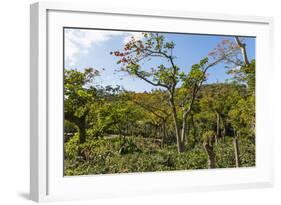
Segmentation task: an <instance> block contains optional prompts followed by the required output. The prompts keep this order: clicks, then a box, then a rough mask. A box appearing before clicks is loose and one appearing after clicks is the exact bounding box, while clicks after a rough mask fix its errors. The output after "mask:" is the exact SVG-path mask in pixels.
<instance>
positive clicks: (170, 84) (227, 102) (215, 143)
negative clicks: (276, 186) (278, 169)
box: [64, 33, 255, 176]
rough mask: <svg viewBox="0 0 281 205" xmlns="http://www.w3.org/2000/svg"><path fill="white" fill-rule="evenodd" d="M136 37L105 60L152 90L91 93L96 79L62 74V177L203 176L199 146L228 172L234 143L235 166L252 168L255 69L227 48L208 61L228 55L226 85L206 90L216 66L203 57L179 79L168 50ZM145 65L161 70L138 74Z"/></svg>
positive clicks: (152, 38) (158, 41)
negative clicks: (209, 149)
mask: <svg viewBox="0 0 281 205" xmlns="http://www.w3.org/2000/svg"><path fill="white" fill-rule="evenodd" d="M143 36H144V38H143V39H142V40H136V39H134V38H132V40H131V41H129V42H128V43H127V44H126V45H125V47H124V51H122V52H120V51H115V52H111V54H113V55H114V56H116V57H118V61H117V64H120V65H121V66H122V71H125V72H127V73H128V74H129V75H132V76H136V77H138V78H139V79H141V80H143V81H145V82H146V83H149V84H150V85H153V86H155V90H152V91H150V92H143V93H136V92H128V91H125V90H123V89H122V88H121V87H120V86H116V87H112V86H106V87H101V86H95V84H94V83H93V82H94V80H95V76H97V75H99V72H98V71H96V70H94V69H92V68H87V69H85V70H84V71H82V72H80V71H77V70H68V69H66V70H65V75H64V117H65V118H64V120H65V122H64V134H65V135H64V158H65V160H64V162H65V163H64V166H65V169H64V172H65V175H69V176H70V175H86V174H108V173H128V172H152V171H170V170H188V169H206V168H208V162H207V161H208V156H207V154H208V152H206V145H207V144H206V143H209V145H210V146H212V150H214V152H215V153H214V155H215V158H216V159H215V160H214V161H215V162H216V166H215V167H218V168H231V167H235V165H236V164H235V156H234V147H233V137H234V136H235V139H238V146H239V150H240V154H239V156H238V157H239V158H240V162H241V166H242V167H251V166H255V61H254V60H253V61H251V63H250V64H248V65H246V64H243V62H242V61H241V60H240V59H239V58H236V57H237V56H236V55H237V52H238V51H239V48H237V47H235V48H234V47H233V46H234V44H233V43H231V42H229V41H227V42H226V43H224V47H222V48H221V49H217V50H216V52H217V54H216V55H215V58H219V59H220V58H222V57H224V56H227V57H229V56H228V54H230V57H231V59H224V60H228V61H229V62H230V60H232V61H233V60H236V61H234V63H236V64H239V66H236V67H235V69H234V68H231V69H228V74H230V75H231V77H232V80H231V81H228V82H225V83H212V84H206V79H207V70H208V68H209V67H212V66H213V65H216V64H217V63H218V62H219V61H217V62H211V63H210V62H209V61H212V60H213V59H211V60H210V59H209V58H207V57H204V58H202V59H201V60H200V61H199V62H198V63H196V64H194V65H193V66H192V67H191V68H190V70H189V72H186V70H183V69H182V68H179V67H178V66H177V65H176V56H174V55H173V49H175V44H174V42H172V41H170V42H168V41H166V39H165V36H164V35H160V34H157V33H143ZM226 44H227V45H226ZM151 58H162V60H163V59H164V61H165V63H164V62H163V63H162V64H159V65H155V66H154V67H153V68H151V69H146V68H144V62H143V60H144V59H145V60H147V61H150V59H151ZM184 131H186V133H184ZM177 133H183V134H182V135H181V136H180V135H179V134H177ZM177 141H178V142H180V143H179V144H181V143H182V144H181V146H179V145H178V144H177ZM202 145H203V146H202ZM204 146H205V147H204ZM182 147H183V148H182ZM179 148H181V149H182V150H180V151H179ZM204 148H205V149H204Z"/></svg>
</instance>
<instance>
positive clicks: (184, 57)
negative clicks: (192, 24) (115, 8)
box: [64, 29, 255, 92]
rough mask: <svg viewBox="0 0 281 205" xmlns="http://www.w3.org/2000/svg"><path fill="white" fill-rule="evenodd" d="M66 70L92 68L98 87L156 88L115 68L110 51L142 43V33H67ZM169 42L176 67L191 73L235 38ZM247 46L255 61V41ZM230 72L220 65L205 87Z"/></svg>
mask: <svg viewBox="0 0 281 205" xmlns="http://www.w3.org/2000/svg"><path fill="white" fill-rule="evenodd" d="M64 35H65V68H66V69H77V70H80V71H82V70H84V69H85V68H88V67H92V68H94V69H97V70H99V71H100V76H99V77H96V79H95V84H97V85H102V86H106V85H112V86H115V85H120V86H122V87H123V88H124V89H126V90H130V91H136V92H143V91H150V90H151V89H153V88H155V87H153V86H151V85H149V84H147V83H146V82H144V81H142V80H140V79H137V78H135V77H132V76H129V75H128V74H127V73H125V72H120V71H118V70H119V69H120V65H117V64H116V61H117V58H116V57H114V56H112V55H110V52H111V51H116V50H120V51H121V50H122V47H123V46H124V44H125V43H126V42H127V41H128V39H130V37H131V36H134V37H135V39H141V38H142V35H141V33H140V32H127V31H124V32H122V31H107V30H94V29H65V33H64ZM164 36H165V39H166V40H167V41H173V42H174V43H175V44H176V45H175V49H174V51H173V52H174V53H173V54H174V56H176V59H175V63H176V64H177V65H178V66H179V68H180V69H181V70H183V71H185V72H188V71H189V70H190V68H191V66H192V65H193V64H195V63H198V62H199V61H200V60H201V59H202V58H204V57H206V56H207V55H208V53H209V52H210V51H212V50H213V49H214V48H215V47H216V45H217V44H218V43H219V42H221V41H222V40H223V39H230V40H232V41H233V40H234V38H233V37H232V36H214V35H197V34H174V33H164ZM244 42H245V43H246V45H247V47H246V48H247V53H248V57H249V59H250V60H251V59H254V58H255V38H253V37H244ZM160 63H163V60H161V59H159V58H156V59H153V60H152V61H151V62H150V63H149V65H148V64H144V67H147V68H151V67H152V66H155V67H157V65H159V64H160ZM226 71H227V69H226V68H225V64H224V63H220V64H218V65H216V66H214V67H212V68H210V70H209V72H208V74H209V75H208V79H207V82H206V83H214V82H224V81H225V80H226V79H229V78H231V76H230V75H227V74H226Z"/></svg>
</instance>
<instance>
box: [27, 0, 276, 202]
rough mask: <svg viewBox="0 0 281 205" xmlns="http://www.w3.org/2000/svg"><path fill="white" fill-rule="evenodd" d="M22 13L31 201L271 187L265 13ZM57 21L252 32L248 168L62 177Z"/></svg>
mask: <svg viewBox="0 0 281 205" xmlns="http://www.w3.org/2000/svg"><path fill="white" fill-rule="evenodd" d="M30 11H31V12H30V79H31V81H30V125H31V127H30V198H31V200H34V201H37V202H41V201H53V200H72V199H83V198H85V199H86V198H87V199H91V198H100V197H115V196H132V195H142V194H163V193H180V192H189V191H206V190H224V189H237V188H252V187H271V186H273V159H272V158H273V153H272V150H273V137H272V136H273V133H272V132H273V131H272V126H273V125H272V124H271V122H270V121H269V120H266V119H268V117H270V113H269V112H266V111H265V109H264V108H265V107H266V106H270V102H267V100H266V99H267V95H268V89H270V86H271V84H270V78H269V77H270V75H269V73H270V72H269V70H270V69H272V68H273V66H272V64H271V62H272V50H273V36H272V35H273V32H272V29H273V19H272V18H270V17H256V16H240V15H239V16H238V15H237V16H236V15H226V14H212V13H196V12H183V11H157V10H138V9H124V8H118V9H117V8H97V7H96V6H95V5H91V4H90V5H85V4H72V3H46V2H44V3H35V4H32V5H31V10H30ZM113 17H114V19H115V20H113ZM124 19H126V22H124V21H123V20H124ZM93 20H96V21H93ZM122 22H123V23H122ZM184 25H186V26H184ZM65 26H69V27H99V28H101V27H103V28H108V29H130V30H156V29H157V30H160V31H171V30H172V31H175V30H176V31H178V32H190V33H208V34H232V35H250V36H256V37H257V44H256V48H257V50H256V58H257V75H256V82H257V83H256V85H257V88H256V89H257V90H256V92H257V98H256V100H257V105H256V111H257V116H256V117H257V130H256V131H257V144H256V167H255V168H239V169H217V170H194V171H174V172H161V173H160V172H156V173H137V174H119V175H118V174H117V175H103V176H101V175H97V176H95V175H94V176H80V177H79V176H77V177H64V176H63V172H62V169H63V164H62V156H63V154H62V143H63V142H62V138H63V137H62V120H61V119H62V115H63V112H62V109H63V108H62V103H63V100H62V99H63V98H62V92H61V91H62V82H63V80H62V79H63V78H62V76H63V73H62V72H61V71H62V70H61V69H63V64H62V61H63V58H62V56H63V53H62V45H63V44H62V29H63V27H65ZM155 26H157V28H156V29H155ZM153 28H154V29H153ZM264 67H266V68H267V69H263V68H264ZM264 82H266V83H264ZM60 96H61V97H60ZM60 134H61V139H60V138H59V135H60ZM265 138H266V139H265ZM164 179H165V181H164ZM184 182H188V183H184Z"/></svg>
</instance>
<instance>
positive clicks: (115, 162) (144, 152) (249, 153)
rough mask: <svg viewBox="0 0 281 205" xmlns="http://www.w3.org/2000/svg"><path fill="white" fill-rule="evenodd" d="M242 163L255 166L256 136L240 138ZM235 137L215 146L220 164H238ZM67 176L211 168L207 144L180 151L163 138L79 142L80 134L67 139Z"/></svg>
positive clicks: (128, 138)
mask: <svg viewBox="0 0 281 205" xmlns="http://www.w3.org/2000/svg"><path fill="white" fill-rule="evenodd" d="M239 146H240V160H241V167H253V166H255V143H254V139H250V138H245V139H243V138H241V139H239ZM233 149H234V148H233V143H232V138H231V137H227V138H226V141H225V142H223V141H219V142H218V143H217V144H216V145H215V147H214V150H215V155H216V168H232V167H235V156H234V152H233ZM64 150H65V153H64V157H65V161H64V166H65V169H64V170H65V171H64V174H65V175H67V176H72V175H89V174H112V173H129V172H153V171H172V170H192V169H207V168H208V167H207V154H206V153H205V152H204V149H203V146H202V145H201V144H197V145H196V146H195V147H194V148H190V147H186V151H185V152H184V153H178V152H177V148H176V145H168V146H165V147H164V148H160V145H159V142H158V141H156V140H155V139H152V138H142V137H126V138H119V137H111V138H110V137H108V138H98V139H94V140H91V141H88V142H86V143H84V144H79V136H78V135H77V134H76V135H75V136H74V137H72V138H71V139H70V140H69V141H68V142H67V143H65V149H64Z"/></svg>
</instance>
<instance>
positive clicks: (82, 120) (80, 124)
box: [64, 112, 86, 144]
mask: <svg viewBox="0 0 281 205" xmlns="http://www.w3.org/2000/svg"><path fill="white" fill-rule="evenodd" d="M64 118H65V120H67V121H69V122H72V123H74V124H75V125H76V126H77V128H78V132H79V143H80V144H82V143H84V142H86V115H83V116H81V117H76V116H75V115H73V114H71V113H67V112H66V113H64Z"/></svg>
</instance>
